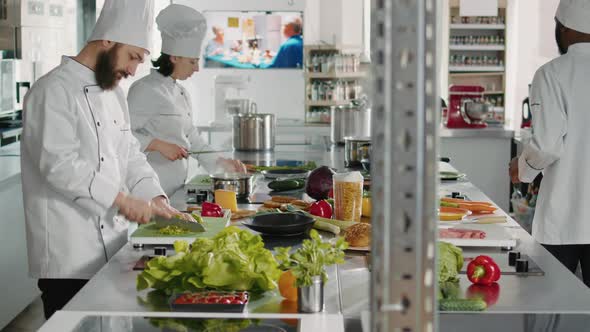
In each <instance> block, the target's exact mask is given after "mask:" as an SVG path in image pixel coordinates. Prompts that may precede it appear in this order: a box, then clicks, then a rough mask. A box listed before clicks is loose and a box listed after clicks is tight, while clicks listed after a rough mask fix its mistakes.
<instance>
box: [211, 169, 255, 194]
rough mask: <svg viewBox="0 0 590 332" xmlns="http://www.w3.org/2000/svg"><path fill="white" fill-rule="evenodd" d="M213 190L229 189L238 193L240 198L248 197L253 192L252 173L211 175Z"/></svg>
mask: <svg viewBox="0 0 590 332" xmlns="http://www.w3.org/2000/svg"><path fill="white" fill-rule="evenodd" d="M210 177H211V180H213V190H218V189H221V190H229V191H233V192H235V193H236V197H237V198H238V199H247V198H248V197H250V194H252V189H253V188H252V182H253V181H252V175H250V174H242V173H224V174H214V175H210Z"/></svg>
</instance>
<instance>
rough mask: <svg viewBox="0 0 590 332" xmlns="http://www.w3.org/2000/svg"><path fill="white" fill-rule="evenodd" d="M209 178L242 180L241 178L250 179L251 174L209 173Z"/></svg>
mask: <svg viewBox="0 0 590 332" xmlns="http://www.w3.org/2000/svg"><path fill="white" fill-rule="evenodd" d="M209 177H210V178H211V179H219V180H243V179H250V178H251V177H252V175H251V174H244V173H217V174H211V175H209Z"/></svg>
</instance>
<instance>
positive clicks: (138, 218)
mask: <svg viewBox="0 0 590 332" xmlns="http://www.w3.org/2000/svg"><path fill="white" fill-rule="evenodd" d="M115 206H117V207H118V208H119V213H121V214H122V215H123V216H124V217H125V218H127V220H129V221H133V222H136V223H138V224H146V223H148V222H150V220H152V216H153V215H159V216H162V217H165V218H170V217H172V215H171V214H170V213H168V212H167V211H164V210H162V209H160V208H159V207H157V206H155V205H154V204H152V202H151V201H144V200H142V199H138V198H136V197H133V196H131V195H127V194H124V193H119V194H118V195H117V197H116V198H115Z"/></svg>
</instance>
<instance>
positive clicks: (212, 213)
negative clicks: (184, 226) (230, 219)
mask: <svg viewBox="0 0 590 332" xmlns="http://www.w3.org/2000/svg"><path fill="white" fill-rule="evenodd" d="M201 216H202V217H214V218H221V217H223V210H222V209H221V206H219V205H218V204H215V203H209V202H203V205H201Z"/></svg>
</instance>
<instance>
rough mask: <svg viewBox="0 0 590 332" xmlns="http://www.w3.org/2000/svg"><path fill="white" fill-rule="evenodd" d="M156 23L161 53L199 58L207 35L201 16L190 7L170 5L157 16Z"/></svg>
mask: <svg viewBox="0 0 590 332" xmlns="http://www.w3.org/2000/svg"><path fill="white" fill-rule="evenodd" d="M156 23H157V24H158V29H160V32H161V33H162V53H165V54H168V55H174V56H183V57H187V58H198V57H200V56H201V44H202V43H203V39H204V38H205V33H207V20H206V19H205V17H204V16H203V14H201V13H200V12H198V11H196V10H195V9H193V8H191V7H187V6H183V5H177V4H172V5H170V6H168V7H166V8H164V10H162V11H161V12H160V14H158V17H157V18H156Z"/></svg>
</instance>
